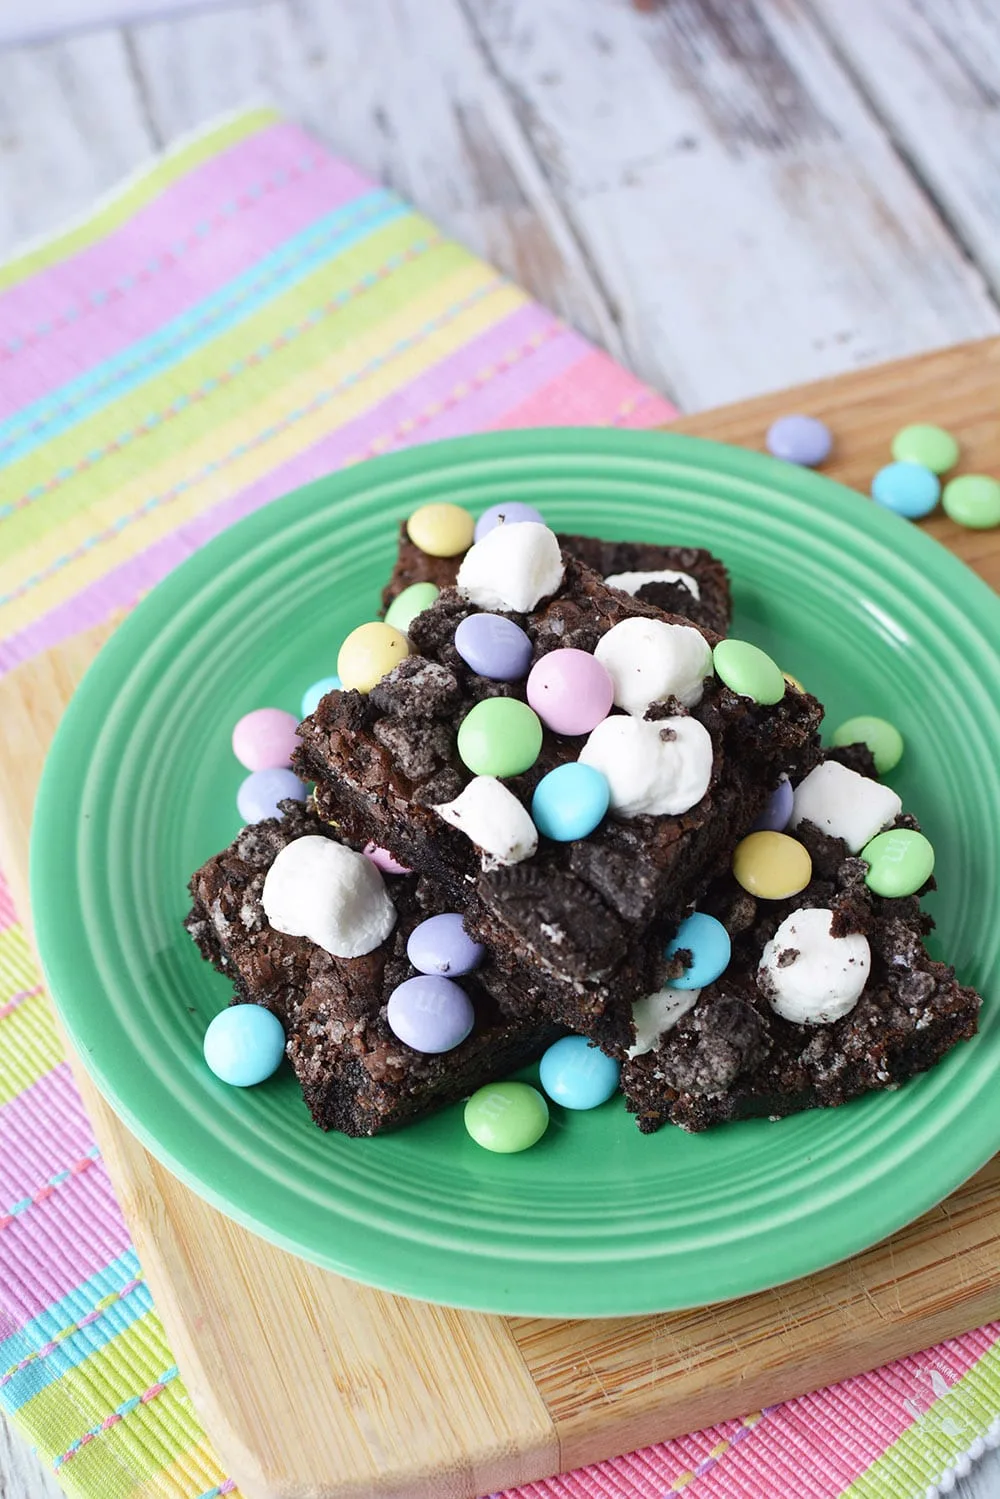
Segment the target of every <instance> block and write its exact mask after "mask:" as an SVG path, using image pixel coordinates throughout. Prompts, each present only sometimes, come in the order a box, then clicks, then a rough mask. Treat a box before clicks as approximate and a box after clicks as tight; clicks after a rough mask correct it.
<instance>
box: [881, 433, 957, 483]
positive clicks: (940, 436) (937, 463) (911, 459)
mask: <svg viewBox="0 0 1000 1499" xmlns="http://www.w3.org/2000/svg"><path fill="white" fill-rule="evenodd" d="M892 456H893V457H894V458H895V459H896V460H897V462H899V463H920V464H922V465H923V467H924V468H929V469H930V471H931V473H932V474H943V473H946V472H947V470H948V469H950V468H954V467H955V464H956V463H957V462H958V443H957V442H956V440H955V438H954V437H952V435H951V433H950V432H946V431H945V429H944V427H935V426H933V425H932V424H931V423H930V422H914V423H913V424H912V426H909V427H903V428H901V429H900V431H899V432H897V433H896V435H895V437H894V438H893V439H892Z"/></svg>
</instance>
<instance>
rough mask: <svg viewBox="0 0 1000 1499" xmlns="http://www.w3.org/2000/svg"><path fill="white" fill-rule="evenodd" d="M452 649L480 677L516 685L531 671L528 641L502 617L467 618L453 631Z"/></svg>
mask: <svg viewBox="0 0 1000 1499" xmlns="http://www.w3.org/2000/svg"><path fill="white" fill-rule="evenodd" d="M455 649H456V651H457V652H458V654H459V655H460V656H461V658H462V660H463V661H464V662H465V664H466V666H468V667H471V669H472V670H473V671H474V672H477V673H478V674H479V676H481V677H489V678H490V680H491V681H494V682H517V681H519V680H520V678H521V677H526V676H527V675H528V671H529V669H530V667H531V641H530V640H529V639H528V637H527V635H526V634H525V633H524V631H523V630H522V629H521V626H520V625H516V624H515V623H514V621H513V620H512V619H506V618H505V617H504V615H502V614H469V615H467V616H466V618H465V619H463V620H462V622H461V624H460V625H459V627H458V629H457V630H456V631H455Z"/></svg>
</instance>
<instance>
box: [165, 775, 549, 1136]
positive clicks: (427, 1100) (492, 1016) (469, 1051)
mask: <svg viewBox="0 0 1000 1499" xmlns="http://www.w3.org/2000/svg"><path fill="white" fill-rule="evenodd" d="M309 834H314V835H315V834H319V835H322V836H324V837H327V838H331V839H334V838H335V836H336V835H335V834H334V831H333V829H332V828H330V827H329V826H327V825H326V824H324V823H323V822H321V821H320V820H319V819H318V818H316V817H315V816H314V815H313V814H311V813H310V812H309V811H308V810H307V809H306V808H305V807H303V806H302V805H301V804H300V803H297V802H285V803H283V815H282V816H281V817H280V818H272V819H269V820H268V821H266V822H260V823H256V824H251V825H250V826H248V827H245V828H244V829H243V831H242V832H241V833H240V834H239V836H238V837H237V838H236V839H235V840H234V842H233V843H232V844H231V845H230V847H229V848H227V849H225V850H224V851H223V852H222V853H220V854H216V855H215V857H214V858H211V859H209V860H208V862H207V863H206V864H204V865H203V866H202V868H201V869H199V870H198V871H197V872H196V873H195V875H194V876H193V877H192V879H191V884H190V891H191V898H192V903H193V904H192V909H191V913H190V915H189V916H188V918H187V921H186V922H185V925H186V927H187V930H188V932H189V933H190V935H191V937H192V938H193V939H194V941H195V942H196V943H197V945H198V948H199V950H200V951H201V953H202V955H203V957H205V958H206V959H207V960H208V961H209V962H210V963H212V964H214V966H215V967H216V968H217V969H218V970H219V972H220V973H222V974H223V975H224V976H225V977H226V978H227V979H228V980H229V981H230V982H231V983H232V985H233V987H234V989H235V991H236V996H235V1000H234V1002H235V1003H252V1004H260V1005H264V1006H266V1008H267V1009H269V1010H271V1011H272V1012H273V1013H274V1014H275V1015H276V1016H277V1017H278V1019H279V1020H280V1021H281V1024H282V1026H283V1027H284V1030H285V1034H286V1037H287V1042H286V1051H287V1055H288V1058H289V1060H290V1062H291V1064H292V1067H293V1068H294V1071H295V1074H296V1077H297V1078H298V1081H299V1084H300V1086H301V1088H302V1092H303V1095H304V1097H305V1101H306V1104H307V1105H308V1108H309V1111H310V1113H311V1114H312V1116H313V1118H314V1120H315V1121H316V1123H317V1124H318V1125H319V1126H320V1128H321V1129H336V1130H340V1131H341V1132H342V1133H344V1134H347V1135H374V1134H378V1133H381V1132H382V1131H383V1130H386V1129H390V1128H392V1127H394V1126H396V1125H399V1124H403V1123H406V1122H409V1121H410V1120H413V1119H416V1118H419V1116H420V1115H422V1114H426V1113H428V1112H430V1111H431V1110H433V1109H437V1108H439V1107H441V1106H442V1105H444V1104H448V1103H453V1102H455V1101H456V1100H458V1099H461V1098H464V1097H466V1096H468V1094H470V1093H472V1092H474V1091H475V1089H476V1088H478V1087H481V1086H482V1085H483V1084H484V1083H487V1082H490V1081H491V1080H493V1079H495V1078H500V1077H505V1076H508V1075H509V1074H510V1073H512V1072H515V1071H516V1070H517V1069H518V1068H519V1067H522V1066H523V1065H524V1064H525V1063H527V1062H529V1061H532V1060H533V1059H534V1058H536V1057H537V1056H539V1054H540V1053H541V1052H542V1051H543V1050H544V1049H545V1047H546V1046H547V1045H549V1044H550V1042H551V1041H553V1040H554V1039H555V1038H556V1037H557V1036H558V1035H559V1034H560V1031H559V1029H558V1028H557V1027H555V1026H554V1025H552V1024H551V1023H550V1022H547V1021H545V1020H532V1019H520V1020H517V1019H513V1018H512V1017H511V1016H510V1015H509V1014H508V1015H507V1016H505V1015H503V1014H502V1013H501V1012H500V1010H499V1009H498V1007H497V1004H496V1001H495V1000H494V998H493V996H492V995H491V993H490V963H489V960H488V959H487V961H486V962H485V963H484V965H483V968H482V970H480V971H477V972H476V973H475V974H470V975H467V976H465V977H463V978H462V980H461V983H462V987H463V988H464V989H465V991H466V993H467V994H468V995H469V997H470V999H471V1000H472V1003H473V1006H474V1009H475V1017H476V1018H475V1025H474V1027H473V1030H472V1033H471V1034H470V1035H469V1037H468V1038H467V1039H466V1040H465V1041H463V1042H462V1043H461V1045H459V1046H457V1047H455V1048H454V1050H452V1051H449V1052H446V1053H444V1054H441V1055H436V1056H435V1055H427V1054H425V1053H421V1052H417V1051H414V1050H413V1049H412V1048H411V1047H409V1046H407V1045H406V1044H405V1043H404V1042H402V1041H400V1040H398V1039H397V1038H396V1036H395V1035H394V1034H393V1033H392V1031H391V1030H390V1029H389V1026H388V1023H387V1021H386V1003H387V1001H388V998H389V995H390V994H391V993H392V991H393V989H394V988H395V987H396V985H397V984H399V983H401V982H402V981H403V980H404V979H407V978H411V977H412V976H413V975H414V973H415V970H414V968H413V967H412V966H411V964H410V963H409V960H408V959H407V956H406V939H407V937H408V936H409V934H410V932H411V931H412V930H413V928H414V926H416V925H417V924H418V923H419V922H421V921H423V920H425V919H426V918H427V917H428V916H431V915H434V914H436V912H438V911H440V910H441V909H443V907H442V906H441V905H440V904H438V903H436V902H435V900H434V898H433V894H432V892H431V891H430V889H429V887H428V886H427V884H426V882H424V881H421V880H419V879H418V878H416V877H413V876H409V877H394V878H390V879H388V880H387V882H386V883H387V888H388V889H389V893H390V895H391V897H392V900H393V903H394V905H395V907H396V910H397V914H398V920H397V924H396V927H395V930H394V931H393V933H392V935H391V936H390V937H389V938H388V939H387V940H386V941H385V942H384V943H383V944H382V945H381V946H380V947H378V948H376V949H375V951H374V952H371V953H368V954H367V955H366V956H364V957H360V958H351V959H346V958H337V957H333V956H332V955H331V954H330V953H328V952H326V951H325V949H323V948H322V947H319V946H317V945H316V944H315V943H314V942H311V941H310V940H309V939H308V938H305V937H290V936H286V935H285V934H283V933H281V932H278V931H275V930H274V928H272V927H271V926H270V925H269V924H268V920H267V917H266V915H265V913H264V909H263V906H262V904H261V894H262V891H263V887H264V878H265V876H266V874H267V871H268V869H269V868H270V866H271V864H272V863H273V861H274V859H275V858H276V856H277V854H278V853H279V852H280V850H281V849H283V848H284V847H285V846H286V845H287V844H288V843H290V842H292V841H293V840H294V839H296V838H301V837H304V836H306V835H309Z"/></svg>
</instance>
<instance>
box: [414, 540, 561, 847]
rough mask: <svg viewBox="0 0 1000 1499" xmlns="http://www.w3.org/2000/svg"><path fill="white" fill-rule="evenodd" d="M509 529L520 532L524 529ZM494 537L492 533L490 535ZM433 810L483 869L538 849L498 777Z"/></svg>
mask: <svg viewBox="0 0 1000 1499" xmlns="http://www.w3.org/2000/svg"><path fill="white" fill-rule="evenodd" d="M497 529H498V530H502V529H504V528H503V527H498V528H497ZM510 529H511V530H512V531H514V530H518V531H520V530H523V529H524V527H523V526H511V527H510ZM494 534H495V533H494V532H493V531H490V532H489V535H490V536H493V535H494ZM434 810H435V812H436V813H437V814H438V816H439V817H443V818H444V820H445V822H450V823H451V825H452V827H453V828H458V830H459V832H460V833H464V834H465V836H466V837H467V838H469V839H471V841H472V842H473V843H474V844H475V845H476V847H477V848H478V849H481V850H482V854H483V868H484V869H494V868H496V866H497V865H498V864H520V862H521V860H522V859H530V858H531V856H532V854H533V853H534V852H535V850H536V849H537V848H538V829H537V828H536V827H535V824H534V823H533V822H532V820H531V818H530V816H529V815H528V813H527V812H526V810H525V809H524V807H522V806H521V803H520V802H519V801H518V799H517V797H516V796H515V795H514V793H513V791H508V789H507V787H506V786H505V785H504V784H503V783H502V782H501V781H498V780H497V778H496V776H475V777H474V778H473V779H472V780H471V781H470V782H469V784H468V786H466V788H465V790H464V791H463V792H462V793H461V795H460V796H456V798H455V800H454V801H453V802H442V804H441V805H440V806H438V807H435V808H434Z"/></svg>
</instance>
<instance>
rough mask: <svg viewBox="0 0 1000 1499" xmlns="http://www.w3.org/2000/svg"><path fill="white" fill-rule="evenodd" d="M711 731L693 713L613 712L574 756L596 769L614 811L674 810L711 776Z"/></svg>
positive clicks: (698, 793) (692, 799)
mask: <svg viewBox="0 0 1000 1499" xmlns="http://www.w3.org/2000/svg"><path fill="white" fill-rule="evenodd" d="M712 757H713V751H712V736H711V735H710V734H709V732H708V730H707V729H706V728H705V726H704V724H701V723H699V722H698V720H697V719H696V718H664V719H662V720H661V721H660V722H659V723H649V722H647V720H646V719H644V718H623V717H622V716H621V715H620V714H615V715H614V716H613V717H611V718H606V719H605V720H604V722H603V723H599V724H598V725H597V728H596V729H594V731H593V733H592V734H591V735H590V737H589V738H588V740H587V742H586V744H585V745H584V746H583V749H582V750H581V751H580V761H581V763H582V764H584V765H591V766H593V768H594V769H595V770H600V771H602V772H603V774H604V775H605V776H606V777H607V780H608V786H609V787H610V789H611V802H610V806H611V811H612V812H614V813H615V814H616V815H617V816H618V817H626V818H627V817H641V816H643V815H644V814H647V815H649V816H652V817H660V816H664V815H670V816H676V814H677V813H679V812H687V811H688V810H689V809H690V808H691V807H694V806H696V805H697V803H698V802H700V801H701V799H702V797H703V796H704V795H705V792H706V791H707V790H708V783H709V781H710V780H711V779H712Z"/></svg>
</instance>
